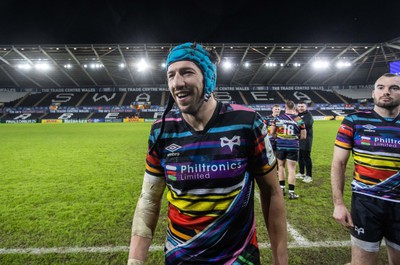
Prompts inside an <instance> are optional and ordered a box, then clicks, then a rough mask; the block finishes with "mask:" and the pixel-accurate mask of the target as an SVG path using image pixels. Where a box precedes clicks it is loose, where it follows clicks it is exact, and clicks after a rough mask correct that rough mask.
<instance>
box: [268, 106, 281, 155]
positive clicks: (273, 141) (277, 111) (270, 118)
mask: <svg viewBox="0 0 400 265" xmlns="http://www.w3.org/2000/svg"><path fill="white" fill-rule="evenodd" d="M280 113H281V107H280V106H279V105H278V104H275V105H274V106H272V113H271V114H270V115H268V116H266V117H265V123H266V124H267V128H268V139H269V142H270V143H271V146H272V150H274V153H275V156H276V139H275V136H274V135H272V133H271V126H272V124H273V122H274V120H275V118H276V117H278V116H279V114H280Z"/></svg>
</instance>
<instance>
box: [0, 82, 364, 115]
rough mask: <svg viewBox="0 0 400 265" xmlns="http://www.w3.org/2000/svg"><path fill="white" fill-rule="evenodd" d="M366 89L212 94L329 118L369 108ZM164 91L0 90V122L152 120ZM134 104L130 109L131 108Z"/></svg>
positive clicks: (266, 109)
mask: <svg viewBox="0 0 400 265" xmlns="http://www.w3.org/2000/svg"><path fill="white" fill-rule="evenodd" d="M370 93H371V92H370V90H369V89H363V90H362V91H361V92H360V93H358V92H357V91H355V90H354V89H338V90H332V89H327V90H324V89H317V90H310V89H292V88H288V89H280V90H271V89H268V90H262V87H261V88H256V89H253V90H245V89H238V90H234V89H233V88H229V89H223V88H222V89H221V90H219V91H216V92H215V95H216V97H217V99H218V100H220V101H222V102H230V103H236V104H242V105H248V106H250V107H252V108H254V109H255V110H257V111H258V112H259V113H260V114H261V115H263V116H266V115H269V114H270V109H271V107H272V105H274V104H279V105H281V106H282V107H283V105H284V101H285V100H286V99H290V100H293V101H294V102H298V101H300V100H303V101H305V102H306V103H308V104H309V110H310V111H311V113H312V115H313V116H315V117H317V118H318V117H320V118H327V119H330V118H332V117H336V116H343V115H347V114H349V113H351V112H354V111H355V110H357V109H359V108H360V107H361V108H367V107H368V105H370V104H371V102H370V101H366V102H364V101H362V102H361V101H360V100H365V98H366V97H367V95H368V96H370ZM167 96H168V91H167V90H165V91H146V90H144V91H134V92H132V91H129V92H42V93H41V92H31V93H26V92H1V93H0V102H5V104H4V105H3V106H2V107H1V108H0V121H1V122H7V121H9V122H40V120H42V119H43V120H58V119H61V120H65V121H67V120H69V121H73V120H76V121H81V120H89V119H90V120H95V121H116V120H120V121H122V120H124V119H133V118H142V119H149V120H154V119H155V118H158V117H160V116H161V114H162V112H163V109H164V105H165V103H166V100H167ZM134 104H136V105H134Z"/></svg>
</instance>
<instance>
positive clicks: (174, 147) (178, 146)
mask: <svg viewBox="0 0 400 265" xmlns="http://www.w3.org/2000/svg"><path fill="white" fill-rule="evenodd" d="M181 148H182V146H180V145H177V144H171V145H169V146H167V147H166V148H165V150H167V151H170V152H175V151H176V150H179V149H181Z"/></svg>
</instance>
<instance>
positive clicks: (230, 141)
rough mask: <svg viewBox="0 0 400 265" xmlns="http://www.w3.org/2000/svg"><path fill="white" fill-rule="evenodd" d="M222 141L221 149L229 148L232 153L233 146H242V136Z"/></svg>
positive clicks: (223, 138) (225, 138)
mask: <svg viewBox="0 0 400 265" xmlns="http://www.w3.org/2000/svg"><path fill="white" fill-rule="evenodd" d="M220 139H221V147H224V146H229V149H231V152H232V151H233V146H234V145H237V146H240V136H237V135H235V136H233V137H232V139H228V137H222V138H220Z"/></svg>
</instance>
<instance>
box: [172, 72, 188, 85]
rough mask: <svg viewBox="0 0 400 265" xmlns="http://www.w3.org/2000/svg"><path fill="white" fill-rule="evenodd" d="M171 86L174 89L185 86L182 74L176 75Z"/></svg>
mask: <svg viewBox="0 0 400 265" xmlns="http://www.w3.org/2000/svg"><path fill="white" fill-rule="evenodd" d="M171 85H172V86H173V87H181V86H184V85H185V82H184V80H183V76H182V75H180V74H176V75H175V76H174V78H173V79H172V82H171Z"/></svg>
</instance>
